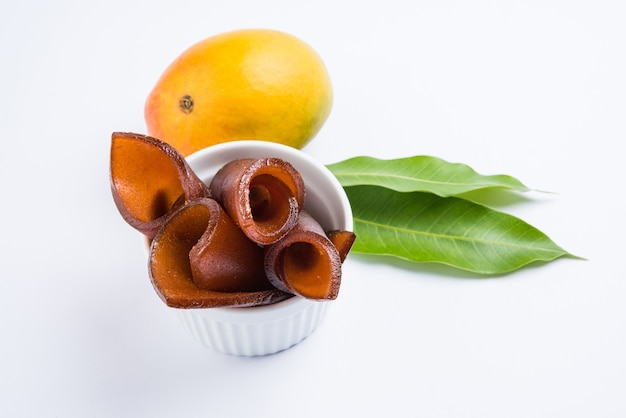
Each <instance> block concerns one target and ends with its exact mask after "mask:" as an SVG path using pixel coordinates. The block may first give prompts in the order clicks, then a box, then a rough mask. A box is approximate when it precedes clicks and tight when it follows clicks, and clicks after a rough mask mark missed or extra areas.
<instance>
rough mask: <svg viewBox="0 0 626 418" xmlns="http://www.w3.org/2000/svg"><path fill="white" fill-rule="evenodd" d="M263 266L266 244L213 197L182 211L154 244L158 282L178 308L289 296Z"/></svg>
mask: <svg viewBox="0 0 626 418" xmlns="http://www.w3.org/2000/svg"><path fill="white" fill-rule="evenodd" d="M263 268H264V267H263V250H262V249H261V247H259V246H257V245H256V244H254V243H253V242H252V241H250V240H249V239H248V238H247V237H246V236H245V235H244V234H243V233H242V232H241V230H240V229H239V228H237V226H235V224H234V223H233V222H232V220H230V218H229V217H228V215H227V214H226V213H225V212H224V210H223V209H222V208H221V206H220V205H219V203H217V202H216V201H215V200H214V199H211V198H203V199H197V200H194V201H193V202H190V203H188V204H186V205H185V206H182V207H180V208H179V209H177V210H176V211H175V212H174V213H173V214H172V216H171V217H170V218H169V220H168V222H167V223H166V224H165V225H164V226H163V228H162V229H161V230H160V231H159V233H158V234H157V235H156V237H155V238H154V240H153V241H152V244H151V246H150V255H149V272H150V278H151V280H152V284H153V286H154V288H155V290H156V292H157V294H158V295H159V296H160V297H161V299H163V301H165V303H166V304H167V305H168V306H171V307H175V308H209V307H236V306H238V307H241V306H258V305H263V304H268V303H274V302H278V301H280V300H284V299H286V298H288V297H289V296H290V295H288V294H286V293H284V292H282V291H280V290H277V289H275V288H274V287H273V286H272V285H271V284H270V283H269V281H268V280H267V278H266V277H265V274H264V271H263Z"/></svg>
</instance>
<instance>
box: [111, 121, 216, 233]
mask: <svg viewBox="0 0 626 418" xmlns="http://www.w3.org/2000/svg"><path fill="white" fill-rule="evenodd" d="M110 164H111V166H110V182H111V191H112V194H113V200H114V201H115V205H116V206H117V208H118V210H119V211H120V213H121V215H122V217H123V218H124V220H125V221H126V222H127V223H128V224H130V225H131V226H132V227H133V228H135V229H137V230H138V231H140V232H141V233H143V234H144V235H146V236H147V237H148V238H154V236H155V235H156V233H157V231H158V230H159V229H160V228H161V226H163V224H164V223H165V221H166V219H167V216H168V214H169V213H170V211H171V210H172V208H173V207H174V206H176V205H178V204H181V203H184V202H185V201H190V200H193V199H197V198H201V197H206V196H209V189H208V187H207V186H206V185H205V184H204V183H203V182H202V181H201V180H200V179H199V178H198V177H197V176H196V174H195V173H194V172H193V171H192V169H191V167H189V165H188V164H187V162H186V161H185V159H184V158H183V157H182V156H181V155H180V154H179V153H178V152H177V151H176V150H175V149H174V148H173V147H172V146H170V145H169V144H167V143H165V142H163V141H161V140H159V139H157V138H153V137H150V136H146V135H141V134H135V133H125V132H114V133H113V135H112V139H111V162H110Z"/></svg>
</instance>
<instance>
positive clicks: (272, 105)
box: [144, 29, 333, 156]
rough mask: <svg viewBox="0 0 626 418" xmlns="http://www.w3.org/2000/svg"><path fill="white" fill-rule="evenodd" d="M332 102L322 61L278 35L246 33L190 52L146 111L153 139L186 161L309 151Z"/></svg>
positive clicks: (232, 34) (155, 92)
mask: <svg viewBox="0 0 626 418" xmlns="http://www.w3.org/2000/svg"><path fill="white" fill-rule="evenodd" d="M332 102H333V91H332V84H331V80H330V76H329V74H328V71H327V69H326V67H325V65H324V63H323V61H322V59H321V58H320V56H319V55H318V54H317V53H316V51H315V50H313V49H312V48H311V47H310V46H309V45H308V44H306V43H304V42H303V41H301V40H300V39H298V38H296V37H294V36H292V35H289V34H286V33H283V32H280V31H274V30H268V29H242V30H237V31H232V32H227V33H223V34H219V35H216V36H213V37H210V38H207V39H204V40H202V41H200V42H198V43H197V44H195V45H193V46H191V47H190V48H189V49H187V50H186V51H184V52H183V53H182V54H181V55H180V56H179V57H178V58H176V60H174V62H172V63H171V64H170V65H169V67H168V68H167V69H166V70H165V72H164V73H163V74H162V76H161V77H160V78H159V80H158V81H157V83H156V85H155V86H154V88H153V89H152V91H151V92H150V94H149V96H148V98H147V100H146V103H145V109H144V113H145V121H146V125H147V129H148V132H149V134H150V135H152V136H154V137H157V138H159V139H161V140H163V141H165V142H168V143H169V144H171V145H172V146H173V147H174V148H176V149H177V150H178V152H179V153H181V154H182V155H183V156H188V155H190V154H192V153H193V152H195V151H198V150H200V149H202V148H206V147H208V146H210V145H213V144H218V143H221V142H227V141H236V140H242V139H257V140H265V141H271V142H277V143H282V144H285V145H289V146H292V147H294V148H302V147H304V146H305V145H306V144H307V143H308V142H309V141H310V140H311V139H312V138H313V137H315V135H316V134H317V133H318V132H319V130H320V129H321V128H322V126H323V124H324V123H325V121H326V120H327V118H328V116H329V114H330V111H331V108H332Z"/></svg>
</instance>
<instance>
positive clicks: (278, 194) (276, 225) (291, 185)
mask: <svg viewBox="0 0 626 418" xmlns="http://www.w3.org/2000/svg"><path fill="white" fill-rule="evenodd" d="M209 187H210V190H211V194H212V196H213V197H214V198H215V199H217V200H218V201H219V202H221V203H222V206H223V207H224V209H225V210H226V212H227V213H228V214H229V215H230V217H231V218H232V219H233V221H234V222H235V224H236V225H237V226H239V228H241V229H242V230H243V232H244V233H245V234H246V235H247V236H248V238H250V239H251V240H252V241H254V242H256V243H257V244H261V245H268V244H272V243H274V242H276V241H278V240H279V239H281V238H282V237H283V236H285V234H286V233H287V232H289V230H290V229H291V228H293V226H294V225H295V224H296V222H297V219H298V213H299V212H300V210H301V208H302V207H303V205H304V194H305V191H304V181H303V180H302V177H301V176H300V173H298V171H296V169H295V168H294V167H293V166H292V165H291V164H289V163H288V162H286V161H284V160H282V159H279V158H261V159H252V158H243V159H239V160H234V161H231V162H230V163H228V164H226V165H225V166H224V167H222V168H221V169H220V170H219V171H218V172H217V174H216V175H215V177H214V178H213V180H212V181H211V184H210V186H209Z"/></svg>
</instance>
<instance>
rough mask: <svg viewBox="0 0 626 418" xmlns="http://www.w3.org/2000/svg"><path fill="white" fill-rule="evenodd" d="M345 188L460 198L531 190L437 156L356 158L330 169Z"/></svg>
mask: <svg viewBox="0 0 626 418" xmlns="http://www.w3.org/2000/svg"><path fill="white" fill-rule="evenodd" d="M326 167H327V168H328V169H329V170H330V171H331V172H332V173H333V174H334V175H335V177H337V179H338V180H339V182H340V183H341V185H342V186H345V187H347V186H358V185H372V186H381V187H386V188H388V189H392V190H396V191H399V192H417V191H420V192H430V193H434V194H436V195H439V196H456V195H458V194H461V193H466V192H470V191H474V190H480V189H485V188H491V187H500V188H505V189H508V190H513V191H520V192H525V191H528V190H529V189H528V188H527V187H526V186H525V185H524V184H522V182H520V181H519V180H517V179H516V178H514V177H511V176H508V175H504V174H498V175H491V176H484V175H481V174H478V173H477V172H476V171H474V169H472V168H471V167H469V166H467V165H465V164H460V163H449V162H447V161H444V160H442V159H440V158H437V157H429V156H414V157H406V158H398V159H392V160H381V159H377V158H373V157H366V156H361V157H354V158H350V159H348V160H344V161H340V162H337V163H334V164H329V165H327V166H326Z"/></svg>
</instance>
